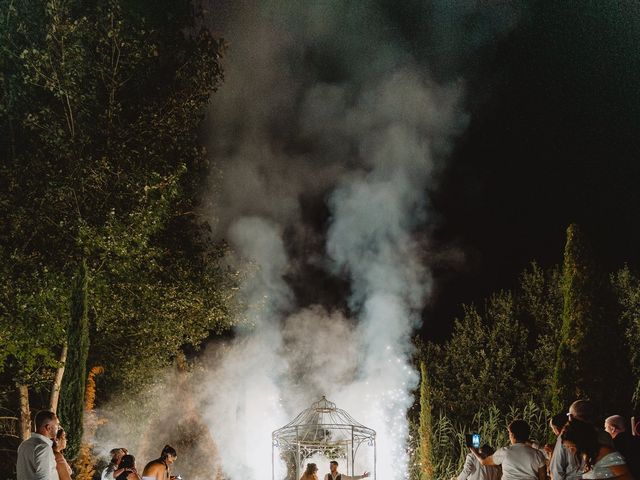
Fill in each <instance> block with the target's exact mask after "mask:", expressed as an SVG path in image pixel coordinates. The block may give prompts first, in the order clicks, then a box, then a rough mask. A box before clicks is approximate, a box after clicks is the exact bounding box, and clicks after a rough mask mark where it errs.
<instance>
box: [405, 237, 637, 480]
mask: <svg viewBox="0 0 640 480" xmlns="http://www.w3.org/2000/svg"><path fill="white" fill-rule="evenodd" d="M463 313H464V314H463V316H462V318H461V319H457V320H456V321H455V327H454V330H453V333H452V335H451V337H450V339H449V340H447V341H446V342H445V343H444V344H434V343H430V344H427V345H424V346H423V347H422V348H421V353H422V355H421V365H422V369H421V370H422V386H421V389H420V406H419V410H420V417H419V419H418V418H417V416H416V435H415V436H414V438H413V441H414V446H413V448H415V451H414V455H415V459H416V460H415V469H414V476H415V477H416V478H450V477H451V475H453V474H456V473H457V470H458V469H459V468H460V467H461V462H462V461H463V460H464V455H465V454H466V453H467V451H466V449H465V448H464V438H463V434H464V433H465V432H467V433H468V432H470V431H481V432H483V434H484V435H483V436H484V437H485V439H486V440H487V441H489V442H490V443H491V442H493V446H494V447H496V448H497V447H499V446H503V445H505V444H506V443H507V438H506V425H507V423H508V422H509V421H510V420H512V419H514V418H517V417H520V418H523V417H524V418H525V419H526V420H527V421H528V422H529V423H530V424H531V425H532V427H533V436H534V439H535V440H537V441H538V442H540V443H545V441H546V440H547V439H548V436H549V435H550V431H549V429H548V427H547V422H548V420H549V418H550V415H552V414H555V413H562V412H566V411H567V409H568V407H569V405H570V404H571V402H573V401H574V400H576V399H579V398H588V399H590V400H591V401H592V402H594V404H595V406H596V408H597V412H598V413H599V415H600V417H601V419H604V418H605V417H607V416H610V415H615V414H620V415H623V416H625V417H626V418H630V417H631V416H633V415H634V414H636V415H637V414H638V404H639V401H640V397H639V394H640V361H639V359H640V349H639V347H640V342H639V340H638V339H639V338H640V278H639V277H638V276H637V275H636V274H634V273H633V272H632V271H631V270H630V269H629V268H628V267H627V266H625V267H623V268H621V269H620V270H618V271H615V272H606V271H603V270H601V269H599V268H598V262H597V258H596V255H595V254H594V252H593V250H592V249H591V248H590V247H589V242H588V239H586V238H585V237H584V235H583V234H582V233H581V231H580V229H579V227H578V226H577V225H570V226H569V228H568V229H567V240H566V245H565V251H564V259H563V263H562V265H560V266H556V267H551V268H548V269H543V268H542V267H540V266H539V265H538V264H536V263H535V262H534V263H532V264H531V266H530V267H529V268H528V269H526V270H525V271H524V272H523V273H522V274H521V276H520V279H519V282H518V286H517V288H515V289H514V290H513V291H499V292H496V293H494V294H493V295H491V296H490V297H489V298H488V299H486V301H485V303H484V304H483V305H481V306H475V305H465V306H464V307H463ZM431 472H433V475H434V476H432V473H431Z"/></svg>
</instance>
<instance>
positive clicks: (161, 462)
mask: <svg viewBox="0 0 640 480" xmlns="http://www.w3.org/2000/svg"><path fill="white" fill-rule="evenodd" d="M177 458H178V453H177V452H176V449H175V448H173V447H172V446H171V445H165V446H164V448H163V449H162V452H161V453H160V458H157V459H155V460H152V461H151V462H149V463H147V465H146V466H145V467H144V470H143V471H142V480H145V479H146V480H170V479H173V478H175V477H172V476H171V475H170V472H169V468H170V467H171V465H173V462H175V461H176V459H177Z"/></svg>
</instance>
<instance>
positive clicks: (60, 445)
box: [53, 428, 73, 480]
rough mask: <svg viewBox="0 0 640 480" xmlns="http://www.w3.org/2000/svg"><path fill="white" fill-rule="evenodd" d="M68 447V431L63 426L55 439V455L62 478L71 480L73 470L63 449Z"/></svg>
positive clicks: (59, 475) (59, 474)
mask: <svg viewBox="0 0 640 480" xmlns="http://www.w3.org/2000/svg"><path fill="white" fill-rule="evenodd" d="M65 448H67V432H65V431H64V429H63V428H60V429H58V433H57V434H56V439H55V440H54V441H53V456H54V457H55V459H56V471H57V472H58V477H59V478H60V480H71V475H73V470H71V467H70V466H69V464H68V463H67V459H66V458H64V454H63V453H62V451H63V450H64V449H65Z"/></svg>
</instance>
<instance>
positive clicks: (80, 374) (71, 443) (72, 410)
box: [59, 262, 89, 459]
mask: <svg viewBox="0 0 640 480" xmlns="http://www.w3.org/2000/svg"><path fill="white" fill-rule="evenodd" d="M88 282H89V280H88V278H87V266H86V264H85V263H84V262H82V264H81V265H80V269H79V270H78V273H77V275H76V278H75V279H74V282H73V290H72V292H71V317H70V319H69V327H68V329H67V338H68V340H67V345H68V348H69V351H68V354H67V359H68V364H67V366H66V368H65V375H64V378H63V381H62V387H61V391H60V409H59V417H60V421H61V422H62V424H63V425H64V426H65V429H66V431H67V438H68V441H67V455H68V456H69V458H72V459H74V458H76V456H77V454H78V451H79V449H80V444H81V442H82V432H83V422H82V419H83V412H84V394H85V384H86V376H87V356H88V355H89V320H88V316H87V286H88Z"/></svg>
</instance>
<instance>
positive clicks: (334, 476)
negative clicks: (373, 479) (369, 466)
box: [324, 460, 369, 480]
mask: <svg viewBox="0 0 640 480" xmlns="http://www.w3.org/2000/svg"><path fill="white" fill-rule="evenodd" d="M329 470H331V473H327V474H326V475H325V476H324V480H360V479H361V478H366V477H368V476H369V472H364V473H363V474H362V475H356V476H353V477H352V476H350V475H342V474H341V473H338V462H336V461H335V460H331V461H330V462H329Z"/></svg>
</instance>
